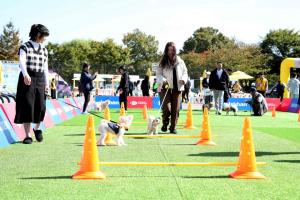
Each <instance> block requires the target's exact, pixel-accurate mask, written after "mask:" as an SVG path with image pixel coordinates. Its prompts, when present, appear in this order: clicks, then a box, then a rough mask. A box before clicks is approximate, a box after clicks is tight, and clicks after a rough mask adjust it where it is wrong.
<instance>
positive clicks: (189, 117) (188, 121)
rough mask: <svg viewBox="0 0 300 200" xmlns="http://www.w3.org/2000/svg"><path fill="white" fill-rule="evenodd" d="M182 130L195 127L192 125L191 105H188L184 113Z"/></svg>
mask: <svg viewBox="0 0 300 200" xmlns="http://www.w3.org/2000/svg"><path fill="white" fill-rule="evenodd" d="M184 128H187V129H195V128H196V127H195V126H194V125H193V110H192V104H191V103H190V102H189V103H188V111H187V113H186V122H185V125H184Z"/></svg>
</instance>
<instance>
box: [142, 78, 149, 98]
mask: <svg viewBox="0 0 300 200" xmlns="http://www.w3.org/2000/svg"><path fill="white" fill-rule="evenodd" d="M141 89H142V92H143V96H149V89H150V84H149V80H147V79H144V80H143V81H142V84H141Z"/></svg>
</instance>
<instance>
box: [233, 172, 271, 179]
mask: <svg viewBox="0 0 300 200" xmlns="http://www.w3.org/2000/svg"><path fill="white" fill-rule="evenodd" d="M229 176H230V177H232V178H235V179H265V178H266V177H265V176H264V175H262V174H261V173H260V172H240V171H235V172H233V173H231V174H229Z"/></svg>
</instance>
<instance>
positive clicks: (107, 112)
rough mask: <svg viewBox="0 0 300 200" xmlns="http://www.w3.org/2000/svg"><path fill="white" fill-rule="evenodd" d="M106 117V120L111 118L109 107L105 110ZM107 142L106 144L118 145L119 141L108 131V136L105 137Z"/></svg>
mask: <svg viewBox="0 0 300 200" xmlns="http://www.w3.org/2000/svg"><path fill="white" fill-rule="evenodd" d="M104 119H106V120H108V121H109V120H110V111H109V108H108V107H106V108H105V110H104ZM104 142H105V144H106V145H116V144H117V143H116V142H115V141H114V140H113V134H112V133H110V132H108V133H107V134H106V138H105V141H104Z"/></svg>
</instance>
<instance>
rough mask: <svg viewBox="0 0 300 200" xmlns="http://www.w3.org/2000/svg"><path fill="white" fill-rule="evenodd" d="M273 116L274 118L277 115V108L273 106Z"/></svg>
mask: <svg viewBox="0 0 300 200" xmlns="http://www.w3.org/2000/svg"><path fill="white" fill-rule="evenodd" d="M272 117H273V118H274V117H276V109H275V107H273V109H272Z"/></svg>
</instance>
